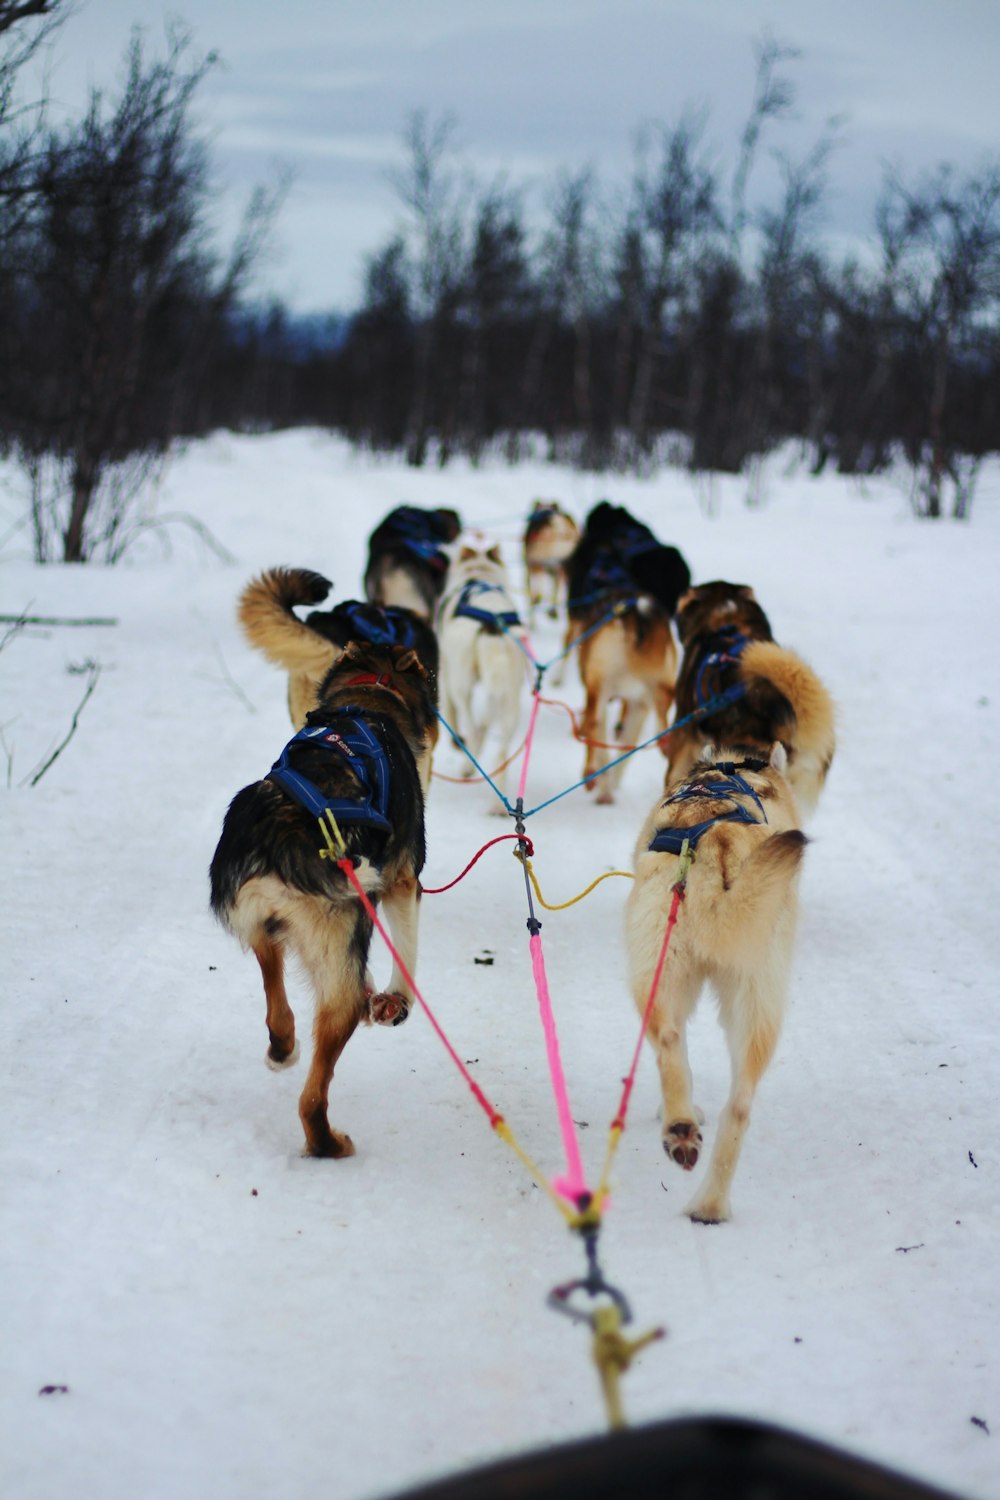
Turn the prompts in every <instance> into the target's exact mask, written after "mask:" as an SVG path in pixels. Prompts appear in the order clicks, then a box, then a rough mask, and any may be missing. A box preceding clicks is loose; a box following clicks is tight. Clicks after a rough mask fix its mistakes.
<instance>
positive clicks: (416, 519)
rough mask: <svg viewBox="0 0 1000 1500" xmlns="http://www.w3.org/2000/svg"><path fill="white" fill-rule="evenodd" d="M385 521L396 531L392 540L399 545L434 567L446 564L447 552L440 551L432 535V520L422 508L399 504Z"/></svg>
mask: <svg viewBox="0 0 1000 1500" xmlns="http://www.w3.org/2000/svg"><path fill="white" fill-rule="evenodd" d="M386 522H388V523H391V526H392V529H393V532H394V533H396V534H395V535H394V537H393V541H395V542H397V543H398V544H399V545H400V546H401V547H405V548H406V549H407V551H409V552H412V553H413V554H414V555H415V556H416V557H419V558H422V559H423V561H424V562H426V563H430V565H431V566H432V567H434V568H441V569H444V568H446V567H447V566H448V557H447V554H446V553H444V552H442V551H441V548H440V545H439V543H438V540H437V538H436V537H435V536H434V531H433V522H432V521H431V519H430V517H429V516H427V515H425V513H424V512H423V511H422V510H417V509H416V508H415V507H411V506H408V505H401V506H399V508H398V509H397V510H394V511H393V512H392V514H391V515H389V516H387V517H386Z"/></svg>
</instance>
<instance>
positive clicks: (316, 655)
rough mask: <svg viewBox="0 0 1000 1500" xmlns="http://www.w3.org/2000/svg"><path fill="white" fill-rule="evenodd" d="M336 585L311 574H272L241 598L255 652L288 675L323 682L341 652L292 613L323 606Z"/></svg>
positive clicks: (290, 570) (242, 618) (300, 570)
mask: <svg viewBox="0 0 1000 1500" xmlns="http://www.w3.org/2000/svg"><path fill="white" fill-rule="evenodd" d="M329 592H330V584H329V582H328V581H327V579H325V578H323V577H322V575H321V574H319V573H314V572H312V571H311V570H310V569H309V568H268V570H267V571H266V572H265V573H261V574H260V576H259V577H258V578H254V579H252V580H251V581H250V583H248V584H247V586H246V588H245V589H244V590H243V593H242V594H241V595H240V602H239V609H238V615H239V621H240V624H241V626H242V627H243V633H244V635H245V636H246V638H247V640H248V641H249V642H250V644H251V646H256V648H257V650H258V651H262V652H263V653H264V655H265V656H266V657H267V659H268V661H273V662H274V663H275V664H276V665H277V666H279V667H284V668H285V670H286V671H288V672H306V673H308V674H309V675H310V676H312V677H315V678H317V679H318V678H321V677H322V676H323V675H324V674H325V673H326V672H327V671H328V670H329V668H330V666H331V665H332V663H333V661H334V660H335V659H336V657H337V654H338V653H337V648H336V647H335V646H334V645H333V644H332V642H330V641H328V640H327V639H326V638H325V636H322V635H320V634H319V633H318V631H315V630H310V628H309V626H308V625H304V624H303V623H302V621H301V620H300V619H298V618H297V617H296V616H295V615H294V614H293V613H292V607H293V605H296V604H319V603H320V602H321V601H322V600H323V599H325V598H326V596H327V594H328V593H329Z"/></svg>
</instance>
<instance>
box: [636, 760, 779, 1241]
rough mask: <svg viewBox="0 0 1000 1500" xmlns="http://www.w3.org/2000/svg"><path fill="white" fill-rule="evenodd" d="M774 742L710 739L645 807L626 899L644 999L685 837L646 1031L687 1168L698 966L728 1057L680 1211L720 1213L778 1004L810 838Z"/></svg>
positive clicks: (694, 1123)
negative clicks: (697, 1169)
mask: <svg viewBox="0 0 1000 1500" xmlns="http://www.w3.org/2000/svg"><path fill="white" fill-rule="evenodd" d="M786 769H787V765H786V757H785V752H784V750H783V748H782V746H781V745H780V744H778V743H775V744H774V745H773V746H772V747H771V748H770V750H769V751H768V752H766V753H765V754H764V755H763V756H759V755H758V753H757V751H756V750H754V749H749V750H748V749H746V748H745V747H743V746H730V747H728V748H720V749H716V748H715V747H714V746H706V747H705V749H704V751H703V756H702V759H701V760H700V761H699V762H698V764H697V765H696V766H695V767H694V769H693V770H692V772H691V774H690V775H689V776H688V777H687V778H686V780H684V781H682V782H681V783H680V785H679V786H677V787H676V788H675V789H674V791H673V793H672V794H671V795H670V796H669V797H667V798H666V799H665V800H663V801H660V802H658V803H657V804H656V806H655V807H654V808H653V810H652V812H651V813H650V814H649V816H648V817H647V819H646V821H645V824H644V825H643V829H642V832H641V834H640V835H639V841H638V844H637V845H636V855H635V883H634V885H633V888H632V890H631V892H630V893H629V898H628V901H627V903H626V937H627V946H628V954H629V970H630V978H631V985H632V993H633V998H634V1000H635V1003H636V1006H637V1007H638V1009H639V1011H640V1012H644V1011H645V1008H646V1005H647V1003H648V1001H649V999H650V995H651V992H652V985H653V980H654V977H655V974H656V969H657V964H658V959H659V956H660V953H661V951H662V946H663V940H664V935H665V932H666V928H667V922H668V916H669V913H670V911H671V909H672V907H673V905H674V888H675V885H676V883H677V882H678V880H679V878H681V876H682V875H683V873H684V866H683V864H682V860H683V858H684V849H683V845H684V841H685V839H686V840H687V841H688V847H689V849H691V850H692V851H693V854H694V860H693V863H692V864H691V866H690V869H689V870H688V871H687V875H686V881H685V886H684V891H683V897H684V899H683V900H682V901H681V902H680V904H679V905H678V907H677V912H676V926H675V927H674V929H673V932H672V934H671V937H670V943H669V948H668V950H667V958H666V963H665V965H664V966H663V969H662V972H661V974H660V979H659V983H658V985H657V991H656V996H655V999H654V1001H653V1008H652V1013H651V1017H650V1024H649V1031H648V1039H649V1041H650V1043H651V1045H652V1047H653V1050H654V1051H655V1053H656V1061H657V1065H658V1067H659V1070H660V1082H661V1085H662V1090H663V1148H664V1150H665V1151H666V1153H667V1155H668V1156H669V1157H670V1158H671V1160H672V1161H674V1162H676V1163H677V1165H678V1166H680V1167H682V1168H684V1170H685V1171H690V1170H691V1168H692V1167H694V1166H695V1164H696V1163H697V1161H698V1157H699V1154H700V1152H701V1145H702V1135H701V1130H700V1128H699V1127H700V1123H701V1120H702V1119H703V1118H704V1117H703V1116H702V1115H701V1112H700V1111H699V1110H698V1109H697V1108H696V1106H695V1104H694V1101H693V1099H692V1097H691V1069H690V1066H689V1064H688V1056H687V1043H686V1039H685V1028H686V1026H687V1022H688V1018H689V1016H690V1015H691V1013H692V1011H693V1010H694V1007H695V1004H696V1002H697V999H698V996H699V994H700V992H701V989H702V987H703V985H704V984H705V982H706V980H707V981H709V982H710V983H711V984H712V986H713V988H714V989H715V991H716V993H717V995H718V1000H719V1019H720V1020H721V1022H722V1026H723V1029H724V1031H725V1033H726V1040H727V1042H728V1044H729V1055H730V1062H731V1068H732V1082H731V1087H730V1092H729V1098H728V1100H727V1101H726V1104H725V1107H724V1109H723V1111H722V1114H721V1116H720V1119H719V1126H718V1133H717V1135H716V1141H715V1148H714V1150H713V1152H712V1158H711V1162H710V1163H709V1168H708V1172H707V1174H706V1177H705V1181H704V1183H703V1184H702V1186H701V1189H700V1191H699V1192H698V1193H697V1195H696V1196H695V1198H694V1200H693V1201H692V1202H691V1203H690V1204H689V1205H688V1206H687V1208H686V1209H685V1212H686V1213H687V1214H689V1215H690V1217H691V1218H692V1219H695V1220H697V1221H699V1222H701V1223H706V1224H716V1223H721V1222H722V1221H723V1220H725V1219H728V1218H729V1216H730V1187H731V1184H732V1180H733V1173H734V1172H735V1170H736V1163H737V1160H738V1158H739V1153H740V1148H741V1146H742V1143H743V1137H744V1134H745V1133H746V1128H747V1123H748V1121H749V1118H750V1108H751V1105H752V1103H753V1098H754V1093H755V1091H756V1088H757V1085H758V1083H759V1082H760V1079H761V1076H762V1075H763V1073H764V1071H765V1069H766V1068H767V1066H768V1064H769V1062H770V1060H771V1057H772V1056H773V1053H774V1049H775V1046H776V1044H777V1040H778V1033H779V1031H780V1029H781V1022H782V1017H783V1015H784V1012H785V1004H786V996H787V991H788V980H789V973H790V968H791V958H792V945H793V941H794V937H795V926H796V920H797V914H798V894H797V884H798V874H799V867H800V864H801V861H802V855H803V851H804V849H805V844H806V838H805V835H804V834H803V833H802V832H801V831H800V829H799V826H798V824H799V815H798V808H797V806H796V801H795V798H794V796H793V795H792V792H791V789H790V787H789V784H788V781H787V779H786V775H785V771H786Z"/></svg>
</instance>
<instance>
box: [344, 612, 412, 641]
mask: <svg viewBox="0 0 1000 1500" xmlns="http://www.w3.org/2000/svg"><path fill="white" fill-rule="evenodd" d="M373 612H377V613H378V614H379V615H380V616H381V619H380V620H373V619H371V615H372V613H373ZM338 613H340V614H343V615H346V616H347V618H348V619H349V620H350V622H351V629H352V630H353V631H354V634H355V635H356V636H360V637H361V639H362V640H365V641H369V642H370V643H371V644H372V645H373V646H406V647H408V648H409V649H410V650H412V649H413V621H412V620H410V619H409V618H408V617H407V616H406V615H404V614H401V613H400V612H399V611H398V610H396V609H393V608H392V606H391V605H390V606H383V605H377V604H362V603H361V602H360V601H353V602H352V603H350V604H347V605H343V606H342V607H341V608H340V610H339V611H338Z"/></svg>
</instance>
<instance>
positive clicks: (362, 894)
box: [337, 859, 503, 1126]
mask: <svg viewBox="0 0 1000 1500" xmlns="http://www.w3.org/2000/svg"><path fill="white" fill-rule="evenodd" d="M337 864H338V865H339V867H340V869H341V870H343V872H344V874H345V875H346V876H347V878H348V880H349V881H350V882H351V884H352V885H353V887H354V889H355V891H356V892H357V896H358V900H359V901H360V902H361V905H362V906H363V907H364V909H365V911H366V912H367V913H368V915H369V917H370V918H371V920H372V922H373V923H374V925H375V927H376V928H377V929H378V931H379V933H380V934H381V936H382V940H383V942H384V943H385V946H386V947H387V948H388V950H389V952H390V953H391V954H392V956H393V958H394V959H395V961H396V964H397V965H398V967H399V972H400V973H401V974H402V976H403V978H404V979H405V980H406V982H407V984H408V985H409V986H410V989H411V990H412V991H413V994H414V998H415V999H416V1001H417V1004H418V1005H419V1006H420V1007H421V1009H422V1010H423V1013H424V1015H425V1016H426V1017H427V1019H428V1021H430V1023H431V1025H432V1026H433V1028H434V1030H435V1031H436V1032H437V1035H438V1039H439V1040H440V1042H441V1043H442V1045H443V1046H444V1049H445V1051H446V1052H447V1054H448V1056H449V1057H450V1058H451V1060H452V1062H453V1063H454V1064H455V1066H456V1068H457V1069H458V1071H459V1072H460V1073H461V1075H462V1077H463V1078H464V1079H465V1081H466V1083H467V1084H468V1086H469V1088H470V1089H471V1091H472V1095H473V1097H474V1098H475V1100H476V1102H477V1103H478V1104H479V1105H480V1106H481V1107H482V1108H483V1109H484V1110H485V1111H486V1113H487V1114H488V1115H489V1117H490V1124H491V1125H493V1126H496V1125H497V1124H498V1123H499V1122H500V1121H501V1120H502V1119H503V1115H502V1114H501V1113H500V1111H499V1110H498V1109H494V1107H493V1105H492V1104H491V1103H490V1101H489V1099H487V1097H486V1095H485V1094H484V1093H483V1091H482V1089H481V1088H480V1087H479V1084H478V1083H477V1082H476V1080H475V1079H474V1078H473V1076H472V1074H471V1073H470V1072H469V1070H468V1068H467V1067H466V1066H465V1064H464V1062H463V1061H462V1059H461V1058H460V1057H459V1055H458V1053H457V1052H456V1051H455V1049H454V1047H453V1046H452V1045H451V1042H449V1040H448V1038H447V1036H446V1035H445V1033H444V1028H443V1027H442V1026H441V1024H440V1022H439V1021H438V1019H437V1017H436V1016H435V1014H434V1012H433V1011H432V1010H431V1008H430V1006H429V1005H428V1004H427V1001H426V1000H425V999H424V997H423V995H422V994H421V993H420V991H419V990H418V989H417V985H416V980H415V979H414V978H413V975H412V974H411V973H410V971H409V970H408V969H407V967H406V965H405V964H404V963H403V960H402V959H401V958H400V956H399V953H398V951H397V949H396V947H395V945H394V944H393V941H392V939H391V937H390V936H389V934H388V932H387V931H386V930H385V927H384V926H383V925H382V922H381V920H380V918H379V914H378V912H377V911H376V910H375V907H374V906H373V905H372V903H371V901H370V900H369V897H368V895H367V892H366V891H365V889H364V887H363V886H362V884H361V882H360V880H359V879H358V877H357V875H356V874H355V872H354V866H353V865H352V864H351V861H350V860H349V859H339V860H338V861H337Z"/></svg>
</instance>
